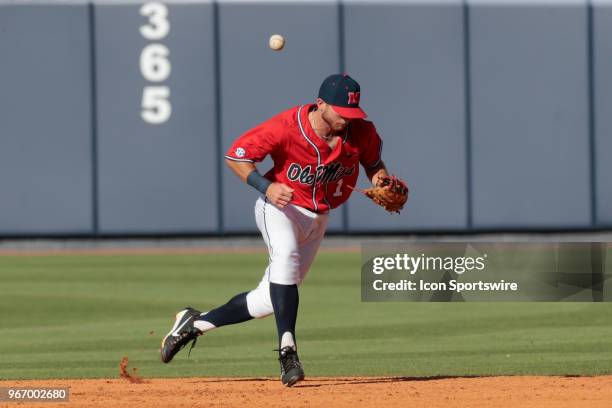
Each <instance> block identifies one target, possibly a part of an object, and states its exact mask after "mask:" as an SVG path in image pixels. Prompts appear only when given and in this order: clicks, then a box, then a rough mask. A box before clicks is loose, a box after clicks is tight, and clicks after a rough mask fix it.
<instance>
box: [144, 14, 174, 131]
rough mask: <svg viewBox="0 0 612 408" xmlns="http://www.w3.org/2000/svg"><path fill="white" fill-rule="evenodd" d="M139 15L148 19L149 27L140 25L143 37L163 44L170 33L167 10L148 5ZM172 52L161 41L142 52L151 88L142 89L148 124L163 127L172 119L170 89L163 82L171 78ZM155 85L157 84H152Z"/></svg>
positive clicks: (145, 75) (148, 86)
mask: <svg viewBox="0 0 612 408" xmlns="http://www.w3.org/2000/svg"><path fill="white" fill-rule="evenodd" d="M140 15H142V16H144V17H147V18H148V22H147V24H144V25H141V26H140V34H141V35H142V36H143V37H144V38H146V39H147V40H151V41H160V40H163V39H164V38H166V36H167V35H168V33H169V32H170V22H169V21H168V8H167V7H166V6H165V5H164V4H162V3H145V4H144V5H143V6H142V7H141V8H140ZM169 56H170V50H168V47H166V46H165V45H163V44H160V43H159V42H154V43H151V44H148V45H147V46H145V47H144V48H143V50H142V52H141V53H140V73H141V74H142V76H143V78H144V79H145V80H147V81H149V82H151V83H152V84H151V85H147V86H145V87H144V89H143V90H142V106H141V108H142V110H141V111H140V117H141V118H142V120H144V121H145V122H147V123H151V124H153V125H160V124H162V123H164V122H166V121H167V120H168V119H170V116H171V115H172V105H171V104H170V87H169V86H167V85H162V84H161V83H162V82H164V81H165V80H167V79H168V77H170V72H171V71H172V66H171V65H170V60H169V59H168V57H169ZM153 84H154V85H153Z"/></svg>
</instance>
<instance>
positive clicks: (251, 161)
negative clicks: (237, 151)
mask: <svg viewBox="0 0 612 408" xmlns="http://www.w3.org/2000/svg"><path fill="white" fill-rule="evenodd" d="M225 158H226V159H228V160H232V161H237V162H249V163H255V160H252V159H237V158H235V157H231V156H228V155H225Z"/></svg>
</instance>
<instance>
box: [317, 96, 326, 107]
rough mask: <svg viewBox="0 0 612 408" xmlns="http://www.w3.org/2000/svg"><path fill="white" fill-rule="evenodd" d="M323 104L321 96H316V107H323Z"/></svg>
mask: <svg viewBox="0 0 612 408" xmlns="http://www.w3.org/2000/svg"><path fill="white" fill-rule="evenodd" d="M324 105H325V101H324V100H323V99H321V98H317V107H318V108H323V107H324Z"/></svg>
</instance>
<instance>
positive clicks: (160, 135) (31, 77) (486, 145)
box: [0, 0, 612, 236]
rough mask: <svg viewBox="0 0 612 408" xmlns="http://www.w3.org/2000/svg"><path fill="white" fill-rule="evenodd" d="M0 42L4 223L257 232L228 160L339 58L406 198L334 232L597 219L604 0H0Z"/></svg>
mask: <svg viewBox="0 0 612 408" xmlns="http://www.w3.org/2000/svg"><path fill="white" fill-rule="evenodd" d="M273 33H281V34H283V35H284V36H285V37H286V39H287V45H286V49H285V50H283V51H282V52H273V51H271V50H269V49H268V48H267V39H268V37H269V35H270V34H273ZM0 55H1V56H2V57H1V58H2V59H1V60H0V67H1V68H0V72H2V75H0V141H1V143H0V163H2V165H1V167H0V169H1V171H0V188H1V191H2V196H1V197H2V199H1V200H0V235H2V236H22V235H23V236H36V235H91V236H96V235H123V234H128V235H129V234H138V235H149V234H150V235H159V234H223V233H242V232H255V231H256V229H255V228H256V227H255V223H254V221H253V203H254V200H255V197H256V194H255V193H254V192H253V190H252V188H250V187H248V186H246V185H243V184H241V183H240V182H239V181H238V180H237V179H236V178H235V176H233V175H232V174H231V172H230V171H229V170H228V169H227V168H225V167H224V165H223V161H222V156H223V153H224V151H225V150H226V149H227V148H228V147H229V145H230V144H231V141H232V140H233V138H235V137H236V136H238V135H239V134H241V133H242V132H244V131H245V130H246V129H248V128H249V127H251V126H253V125H255V124H257V123H260V122H261V121H263V120H264V119H266V118H268V117H270V116H272V115H273V114H275V113H277V112H278V111H280V110H284V109H285V108H288V107H290V106H293V105H296V104H301V103H307V102H310V101H312V100H314V98H315V97H316V92H317V90H318V87H319V85H320V82H321V80H322V79H323V78H324V77H325V76H326V75H328V74H330V73H334V72H349V73H350V74H351V75H352V76H353V77H355V78H356V79H357V80H358V81H360V83H361V85H362V105H363V107H364V108H365V110H366V111H367V112H368V113H369V115H370V118H371V119H372V120H373V121H374V122H375V124H376V126H377V128H378V130H379V132H380V134H381V136H382V137H383V139H384V149H383V157H384V159H385V162H386V163H387V165H388V167H389V168H390V170H391V171H392V172H394V173H396V174H400V175H401V176H403V177H404V178H405V179H406V180H407V181H408V183H409V185H410V187H411V199H410V201H409V203H408V205H407V207H406V210H405V211H404V212H403V213H402V215H401V216H388V215H387V214H386V213H384V212H383V211H381V210H379V209H377V208H375V207H374V206H373V205H372V204H371V203H370V202H368V201H367V200H366V199H364V198H363V197H353V198H352V199H351V200H350V202H349V203H348V204H347V205H346V206H344V207H343V208H341V209H339V210H336V211H334V212H333V214H332V217H331V222H330V231H334V232H345V233H346V232H369V233H376V232H406V233H410V232H436V231H458V232H462V231H482V230H566V229H587V230H588V229H606V228H610V227H612V205H611V204H610V202H612V182H610V179H609V177H608V174H610V173H611V172H612V164H611V162H610V161H609V160H606V159H607V156H608V154H609V153H610V152H612V116H611V115H610V114H609V112H610V111H611V110H612V79H611V78H612V77H611V76H610V75H609V73H610V72H612V0H605V1H603V0H597V1H593V2H586V1H577V0H557V1H553V0H537V1H529V2H525V1H519V0H517V1H511V0H495V1H494V0H487V1H483V0H472V1H469V2H467V3H466V2H462V1H458V0H445V1H423V0H420V1H413V0H383V1H375V0H371V1H365V0H343V1H341V2H338V1H336V0H316V1H299V2H298V1H278V0H274V1H268V2H256V1H246V0H244V1H237V0H221V1H217V2H213V1H202V0H195V1H194V0H185V1H167V2H163V3H156V2H141V1H118V0H100V1H95V2H93V3H90V2H86V1H81V0H67V1H43V0H39V1H32V2H30V1H28V2H19V1H13V0H0ZM269 165H270V162H269V160H267V161H266V162H264V163H263V164H262V169H265V168H266V167H268V166H269ZM365 184H366V180H365V179H364V178H363V177H362V178H361V180H360V185H361V186H365Z"/></svg>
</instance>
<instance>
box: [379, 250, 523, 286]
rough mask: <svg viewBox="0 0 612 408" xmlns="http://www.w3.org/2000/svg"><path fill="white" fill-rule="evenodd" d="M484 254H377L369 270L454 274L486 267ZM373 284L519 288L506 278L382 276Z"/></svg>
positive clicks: (413, 273) (485, 255)
mask: <svg viewBox="0 0 612 408" xmlns="http://www.w3.org/2000/svg"><path fill="white" fill-rule="evenodd" d="M486 259H487V254H483V256H479V257H470V256H457V257H451V256H447V257H442V256H426V255H425V254H420V255H419V256H411V255H409V254H407V253H404V254H395V255H394V256H377V257H374V258H373V259H372V273H373V274H375V275H381V274H383V273H384V272H385V271H389V270H395V271H405V272H406V273H408V274H410V275H415V274H416V273H417V272H418V271H425V272H432V271H434V272H435V271H437V272H440V271H446V272H452V273H455V274H457V275H462V274H463V273H465V272H473V271H483V270H485V268H486V263H485V262H486ZM372 287H373V288H374V290H377V291H381V290H382V291H384V290H408V291H416V290H420V291H423V290H435V291H440V290H443V291H447V290H450V291H454V292H457V293H461V292H463V291H471V290H518V283H516V282H506V281H504V280H503V279H501V280H499V281H497V282H483V281H482V280H479V281H476V282H459V281H457V279H450V280H449V281H448V282H435V281H434V282H431V281H428V280H426V279H418V280H416V281H415V280H409V279H400V280H399V281H397V282H385V281H384V280H383V279H376V280H374V282H373V283H372Z"/></svg>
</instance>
